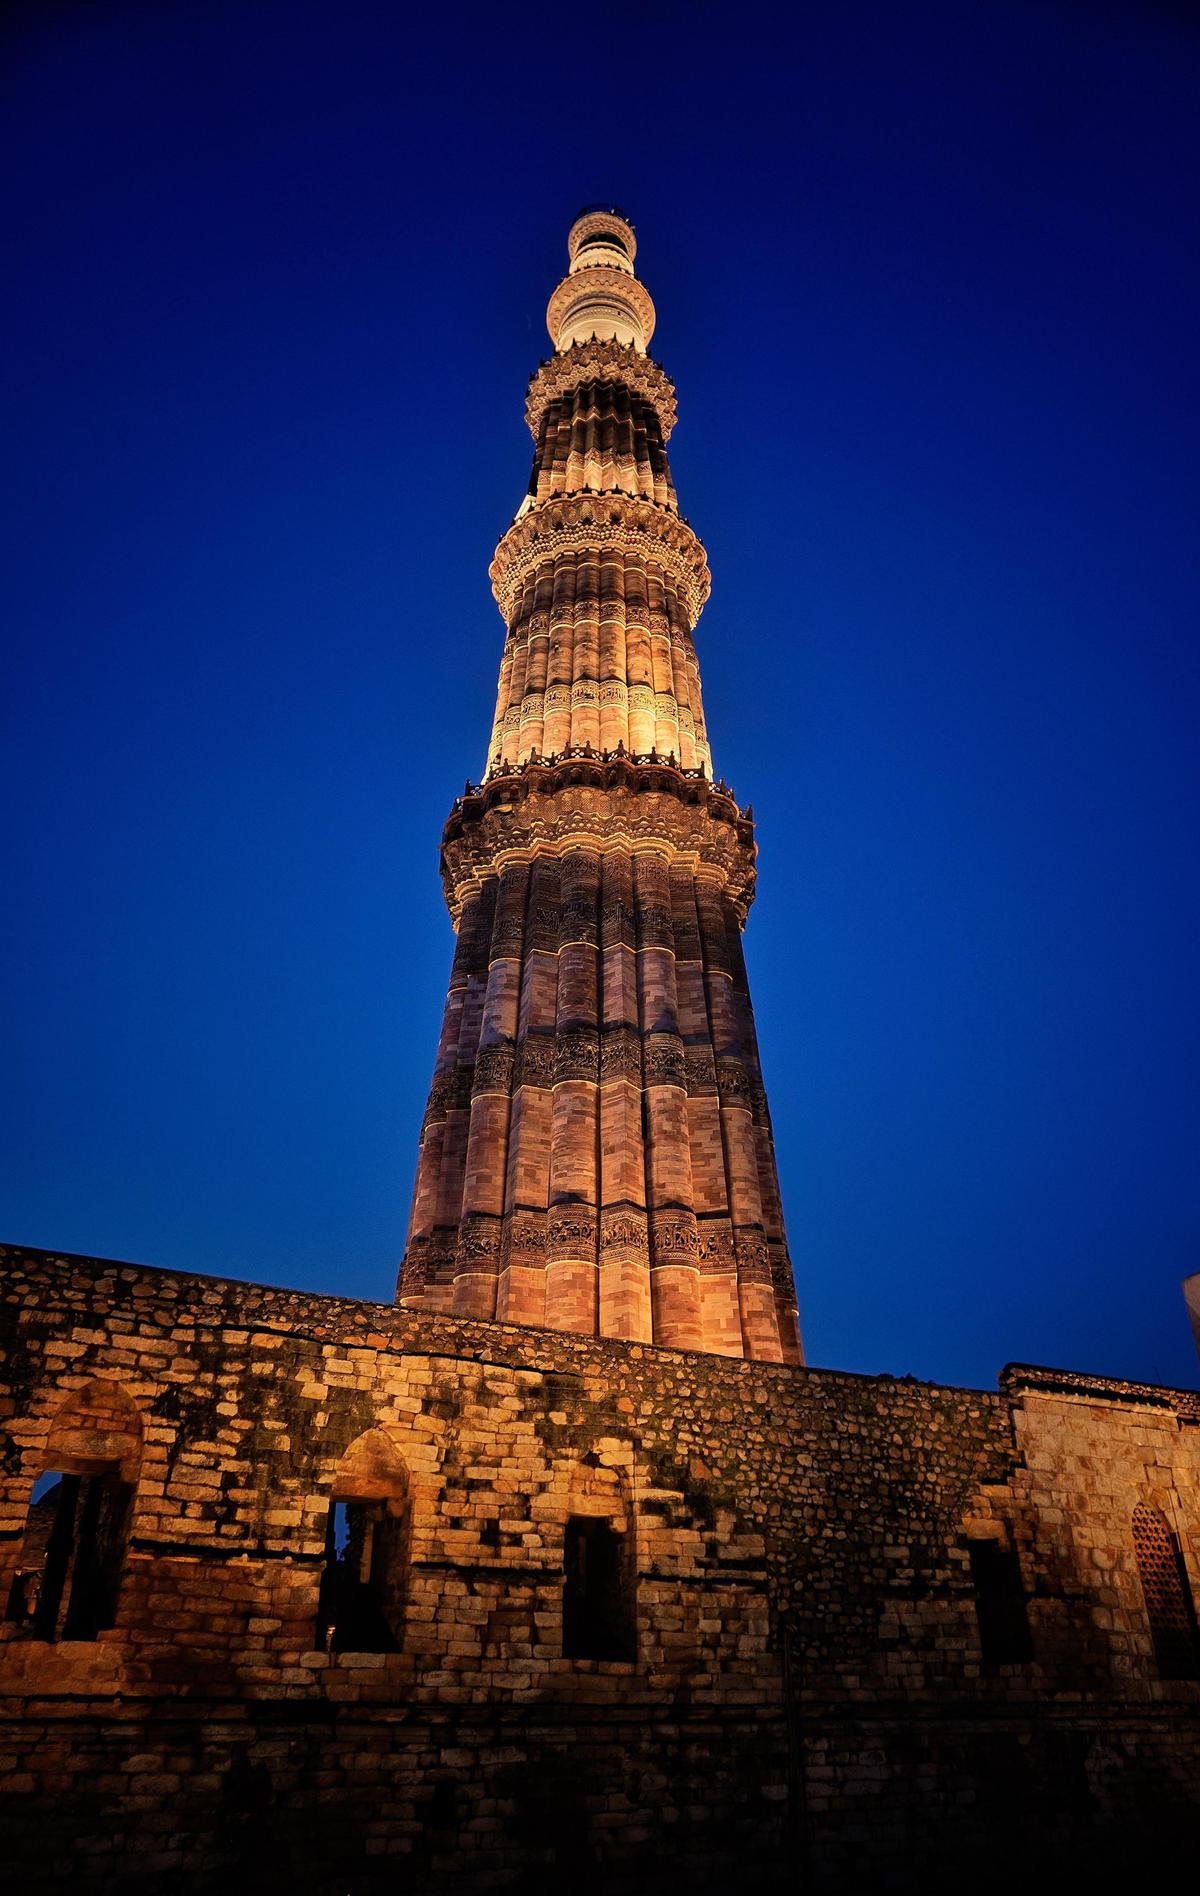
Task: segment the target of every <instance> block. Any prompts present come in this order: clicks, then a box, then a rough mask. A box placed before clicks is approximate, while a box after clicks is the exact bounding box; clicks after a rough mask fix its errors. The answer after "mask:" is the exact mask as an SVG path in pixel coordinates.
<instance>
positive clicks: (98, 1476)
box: [6, 1376, 143, 1640]
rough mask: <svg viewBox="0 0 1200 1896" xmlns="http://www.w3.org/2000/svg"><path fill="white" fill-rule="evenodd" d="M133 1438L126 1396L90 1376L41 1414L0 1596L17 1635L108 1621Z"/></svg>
mask: <svg viewBox="0 0 1200 1896" xmlns="http://www.w3.org/2000/svg"><path fill="white" fill-rule="evenodd" d="M142 1440H143V1424H142V1416H141V1411H140V1410H139V1408H138V1406H137V1404H136V1403H135V1402H134V1400H133V1397H132V1396H131V1395H130V1394H129V1392H128V1391H127V1390H126V1389H124V1388H122V1386H121V1384H120V1383H117V1382H109V1381H107V1380H105V1379H104V1378H103V1377H100V1376H94V1377H92V1378H91V1379H90V1381H88V1382H86V1383H84V1385H83V1387H82V1388H81V1389H78V1390H76V1391H75V1392H74V1394H73V1395H70V1396H68V1397H67V1398H66V1400H65V1401H64V1402H63V1403H62V1404H61V1405H60V1406H59V1408H58V1409H57V1410H56V1411H55V1413H54V1415H53V1416H52V1417H51V1420H50V1426H49V1429H48V1431H47V1435H46V1444H45V1447H44V1449H43V1451H42V1454H41V1456H40V1457H39V1462H38V1477H39V1478H38V1480H37V1481H36V1482H35V1484H34V1490H33V1495H32V1497H31V1500H30V1506H29V1514H28V1516H27V1518H26V1522H25V1532H24V1535H23V1537H22V1542H21V1549H20V1553H19V1555H18V1559H17V1564H16V1568H15V1570H14V1573H13V1579H12V1585H11V1587H10V1589H9V1595H8V1604H7V1611H6V1618H7V1620H8V1621H9V1623H10V1624H11V1625H13V1626H14V1627H15V1628H16V1629H17V1633H18V1634H24V1635H25V1636H27V1637H30V1638H34V1639H47V1640H57V1639H71V1640H91V1639H95V1638H96V1637H97V1635H98V1634H99V1633H102V1632H104V1631H105V1630H107V1628H109V1627H111V1626H113V1625H114V1624H115V1622H116V1617H117V1603H118V1597H119V1593H120V1587H121V1579H122V1575H123V1571H124V1566H125V1555H126V1550H127V1547H128V1541H129V1530H130V1524H131V1521H132V1517H133V1502H134V1495H135V1492H136V1484H137V1478H138V1472H139V1470H140V1468H141V1461H142ZM48 1478H49V1485H48V1486H46V1487H45V1488H44V1491H41V1490H42V1489H43V1483H44V1482H45V1481H46V1480H47V1479H48Z"/></svg>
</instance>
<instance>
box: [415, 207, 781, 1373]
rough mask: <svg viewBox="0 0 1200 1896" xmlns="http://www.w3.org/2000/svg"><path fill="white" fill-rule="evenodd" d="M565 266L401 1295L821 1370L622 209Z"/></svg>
mask: <svg viewBox="0 0 1200 1896" xmlns="http://www.w3.org/2000/svg"><path fill="white" fill-rule="evenodd" d="M568 254H569V259H570V265H569V269H568V273H567V276H566V277H565V278H564V279H563V281H562V282H561V283H560V284H559V285H558V287H557V288H556V290H555V291H554V294H553V295H552V297H551V299H550V304H549V308H548V310H547V325H548V327H549V330H550V334H551V338H552V340H553V342H554V345H555V354H554V355H553V357H552V358H551V359H550V361H549V362H546V363H544V364H543V365H542V367H541V368H540V369H539V370H538V372H537V374H536V375H535V376H534V377H533V380H532V382H531V383H530V387H529V393H528V397H527V401H526V418H527V420H528V422H529V426H530V430H531V433H532V435H533V439H534V444H535V451H534V461H533V472H532V475H531V477H530V482H529V488H528V492H527V494H526V497H525V500H524V501H523V502H522V505H521V508H520V510H519V511H518V513H517V516H516V518H515V520H514V521H513V524H512V526H511V527H510V528H509V530H508V532H507V533H506V534H505V535H504V537H503V539H502V540H501V542H500V544H499V546H498V547H497V549H496V554H495V558H494V559H493V562H492V567H491V577H492V584H493V591H494V592H495V595H496V599H497V603H498V604H499V606H500V609H501V612H502V614H503V616H504V619H505V624H506V629H507V636H506V640H505V646H504V653H503V657H502V660H501V666H500V681H499V688H498V691H497V700H496V716H495V720H494V723H493V728H492V735H491V739H490V742H489V745H488V755H487V765H486V770H485V774H484V779H483V782H482V784H481V785H480V787H479V788H478V789H477V790H472V789H470V788H469V789H468V792H467V794H466V795H465V796H464V797H462V798H460V799H459V801H458V803H457V804H456V805H455V808H454V810H453V811H452V813H451V816H450V819H449V821H448V823H447V825H446V829H445V833H444V835H443V838H442V875H443V881H444V884H445V889H446V897H447V902H448V904H449V907H450V912H451V915H452V917H453V919H454V923H455V926H456V928H457V931H458V948H457V952H456V954H455V960H454V968H453V971H452V973H451V979H450V988H449V993H448V996H447V1002H446V1010H445V1017H444V1021H443V1027H442V1035H441V1039H440V1042H439V1048H438V1056H437V1062H436V1066H435V1070H434V1080H433V1087H432V1089H431V1093H430V1099H429V1106H428V1108H427V1111H426V1116H425V1123H424V1127H423V1131H422V1139H421V1149H420V1154H419V1159H418V1168H417V1181H416V1187H415V1191H414V1196H413V1211H412V1218H411V1221H410V1226H409V1237H408V1245H407V1250H406V1255H405V1261H404V1264H403V1266H402V1269H401V1282H400V1294H401V1295H402V1296H403V1297H404V1299H405V1300H406V1301H413V1302H420V1303H422V1304H423V1305H425V1306H426V1307H429V1308H432V1309H453V1310H457V1311H459V1312H461V1313H463V1314H466V1315H472V1316H476V1317H484V1318H499V1319H502V1320H506V1321H511V1322H520V1323H529V1324H538V1325H543V1326H546V1327H549V1328H555V1329H569V1330H581V1331H585V1332H589V1333H594V1334H600V1335H605V1336H612V1337H623V1338H629V1339H640V1340H644V1341H654V1342H657V1343H660V1344H666V1345H673V1346H675V1347H678V1348H688V1349H708V1350H714V1351H720V1352H722V1353H724V1354H729V1355H746V1356H751V1357H758V1358H762V1359H766V1360H775V1361H780V1360H783V1361H789V1362H798V1361H800V1360H801V1356H800V1339H799V1330H798V1325H797V1321H796V1307H795V1290H794V1286H793V1280H792V1273H791V1266H790V1263H789V1260H788V1255H787V1245H786V1239H785V1236H784V1229H783V1219H782V1212H781V1208H780V1198H779V1187H778V1179H777V1174H776V1164H775V1151H774V1143H773V1140H772V1135H771V1125H770V1118H769V1115H768V1112H767V1104H766V1094H765V1091H764V1089H763V1084H762V1075H761V1071H760V1068H759V1059H758V1049H757V1043H756V1040H755V1034H754V1024H753V1013H752V1010H751V1005H750V995H749V988H748V985H747V982H746V975H745V964H744V962H743V959H742V954H741V929H742V927H743V925H744V923H745V919H746V914H747V910H748V908H749V905H750V902H751V901H752V899H753V891H754V877H755V856H756V850H755V845H754V831H753V824H752V822H751V820H750V816H749V812H748V811H742V810H740V809H739V807H738V805H737V803H736V801H735V799H734V798H733V796H732V793H731V792H730V791H729V790H728V789H727V787H726V786H725V785H724V784H723V783H714V782H713V780H712V762H711V753H710V750H709V743H708V736H707V731H706V728H705V722H704V712H703V706H702V703H701V695H700V673H699V667H698V664H697V660H696V650H695V644H694V641H693V632H694V628H695V625H696V621H697V619H698V618H699V615H700V612H701V609H702V607H703V605H704V601H705V599H706V597H707V594H708V587H709V575H708V565H707V561H706V559H705V556H704V549H703V547H702V546H701V544H700V542H699V540H698V539H697V538H696V536H695V534H694V533H693V532H692V530H691V528H690V527H689V526H688V525H687V523H686V521H684V520H683V519H682V518H681V516H680V514H679V508H678V503H677V500H676V496H675V488H674V484H673V482H672V479H671V471H670V467H669V465H668V462H667V455H666V443H667V440H668V438H669V436H670V433H671V430H672V427H673V426H674V422H675V415H676V406H675V394H674V389H673V386H672V384H671V383H670V382H669V381H668V379H667V377H666V376H665V375H664V373H663V371H662V370H661V369H660V368H659V367H658V365H657V364H656V363H654V362H653V361H651V359H650V357H649V356H648V355H647V354H646V345H647V343H648V342H649V340H650V336H651V334H652V332H653V328H654V305H653V303H652V302H651V300H650V297H649V294H648V292H647V291H646V289H645V287H644V285H643V284H642V283H641V282H640V281H639V280H638V278H637V277H636V275H635V274H634V268H633V265H634V257H635V254H636V243H635V238H634V233H633V229H632V226H631V225H630V224H629V222H628V220H627V219H626V218H624V217H623V216H622V215H621V214H620V213H618V212H615V211H612V210H609V209H597V210H592V211H588V212H585V213H584V214H583V215H582V216H580V217H579V218H578V219H577V220H576V222H575V223H574V225H573V226H572V228H571V232H570V236H569V238H568Z"/></svg>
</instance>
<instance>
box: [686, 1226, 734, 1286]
mask: <svg viewBox="0 0 1200 1896" xmlns="http://www.w3.org/2000/svg"><path fill="white" fill-rule="evenodd" d="M696 1232H697V1246H696V1255H697V1256H698V1258H699V1260H700V1267H701V1269H702V1270H704V1271H707V1272H711V1273H713V1274H714V1275H718V1274H720V1273H721V1272H722V1271H732V1270H733V1269H734V1267H735V1258H734V1245H733V1226H732V1225H731V1224H730V1222H729V1220H728V1218H700V1219H698V1220H697V1224H696Z"/></svg>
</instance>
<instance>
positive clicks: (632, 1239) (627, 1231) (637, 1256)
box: [600, 1205, 650, 1264]
mask: <svg viewBox="0 0 1200 1896" xmlns="http://www.w3.org/2000/svg"><path fill="white" fill-rule="evenodd" d="M649 1255H650V1239H649V1232H648V1229H647V1221H646V1214H645V1212H644V1211H640V1210H639V1209H638V1208H637V1207H636V1206H633V1205H617V1206H614V1207H610V1208H609V1209H608V1210H606V1211H605V1212H603V1213H602V1215H601V1219H600V1261H601V1263H602V1264H604V1263H628V1264H645V1263H646V1262H647V1261H648V1259H649Z"/></svg>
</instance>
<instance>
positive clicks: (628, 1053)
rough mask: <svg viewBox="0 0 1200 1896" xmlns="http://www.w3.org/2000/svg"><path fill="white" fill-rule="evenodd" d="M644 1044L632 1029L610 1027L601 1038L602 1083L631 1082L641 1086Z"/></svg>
mask: <svg viewBox="0 0 1200 1896" xmlns="http://www.w3.org/2000/svg"><path fill="white" fill-rule="evenodd" d="M641 1078H642V1043H641V1038H640V1036H639V1035H638V1033H637V1031H636V1029H634V1028H632V1027H610V1028H608V1030H607V1031H606V1032H605V1033H603V1034H602V1035H601V1036H600V1081H601V1084H602V1085H605V1084H607V1083H608V1082H609V1081H611V1080H629V1081H630V1082H632V1084H633V1085H635V1086H637V1085H640V1084H641Z"/></svg>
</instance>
